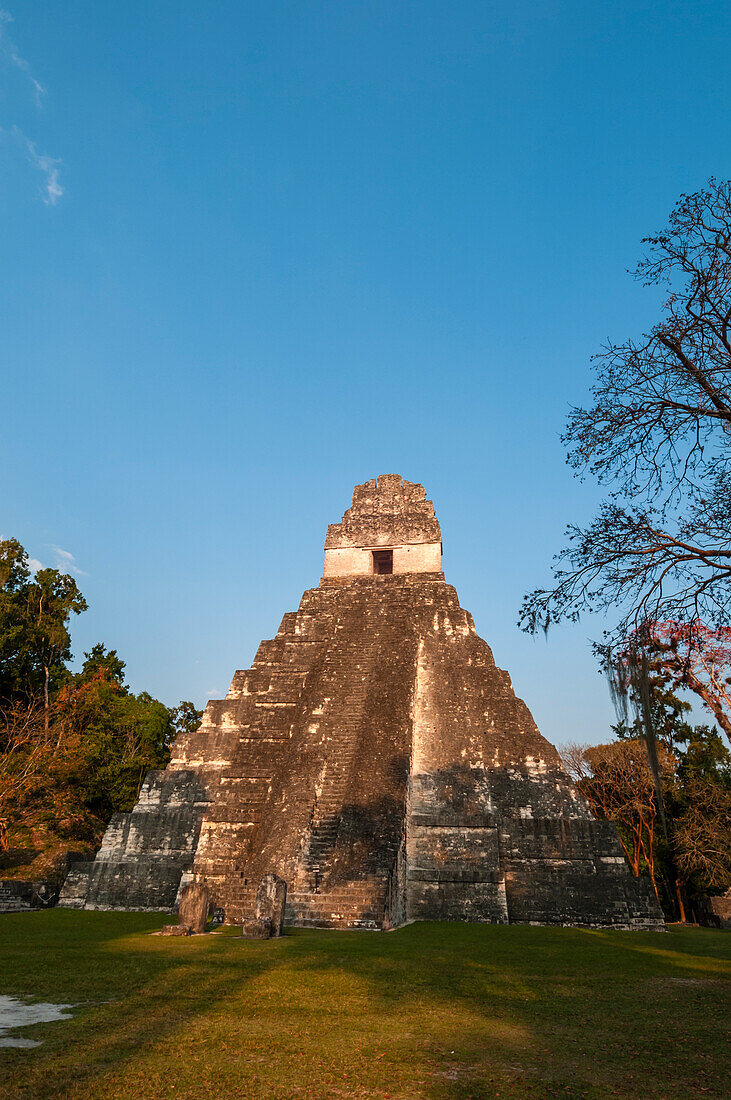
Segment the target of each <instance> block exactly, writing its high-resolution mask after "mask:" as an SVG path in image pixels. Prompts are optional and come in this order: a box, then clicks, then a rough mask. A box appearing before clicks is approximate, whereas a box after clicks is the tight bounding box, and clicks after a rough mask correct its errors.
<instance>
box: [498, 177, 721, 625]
mask: <svg viewBox="0 0 731 1100" xmlns="http://www.w3.org/2000/svg"><path fill="white" fill-rule="evenodd" d="M643 243H644V244H646V245H647V254H646V256H645V258H644V259H643V260H642V261H641V262H640V264H639V265H638V267H637V268H636V270H635V272H634V274H635V276H636V277H637V278H639V279H640V280H642V281H643V282H644V283H645V284H659V285H663V286H665V287H667V289H668V297H667V299H666V302H665V305H664V309H663V316H662V318H661V320H660V321H659V322H658V323H657V324H656V325H655V326H654V328H652V329H651V330H650V332H649V333H647V334H646V335H645V336H643V337H642V338H641V339H640V340H637V341H635V340H628V341H625V342H624V343H621V344H609V345H608V346H607V347H605V348H604V349H603V351H602V352H601V353H600V354H599V355H597V356H596V357H595V359H594V365H595V372H596V384H595V386H594V388H593V391H592V393H593V403H592V404H591V406H590V407H589V408H576V409H574V410H573V412H572V414H571V417H570V419H569V423H568V426H567V430H566V433H565V436H564V442H565V444H566V446H567V448H568V459H569V463H570V464H571V465H572V466H573V468H574V469H575V471H576V472H577V474H578V475H580V476H586V475H587V474H590V475H592V476H594V477H596V478H597V480H598V481H599V482H600V483H604V484H606V485H608V486H609V487H610V488H611V491H610V495H609V498H608V499H607V500H606V501H605V502H604V504H603V505H602V506H601V508H600V510H599V514H598V515H597V517H596V518H595V519H594V521H593V522H592V523H591V524H590V525H589V526H588V527H587V528H582V527H579V526H576V525H571V526H569V527H568V529H567V538H568V543H567V546H566V548H565V549H564V550H563V551H562V552H561V553H560V554H559V555H558V556H557V558H556V559H555V561H556V564H555V567H554V584H553V587H552V588H549V589H538V590H536V591H534V592H532V593H530V594H529V595H528V596H526V598H525V600H524V603H523V607H522V609H521V615H520V623H521V626H522V627H523V628H524V629H526V630H528V631H535V630H537V629H540V628H543V629H547V628H548V627H549V626H550V624H551V623H553V622H556V621H558V620H560V619H569V620H574V621H575V620H576V619H578V618H579V616H580V615H581V614H582V612H585V611H609V612H612V613H614V614H615V615H616V617H617V620H618V621H617V622H616V637H618V638H622V637H625V636H626V635H627V634H629V633H631V632H632V631H633V630H636V629H638V628H639V627H641V626H642V624H644V623H646V622H647V621H654V622H664V621H668V620H673V621H677V622H687V623H693V622H705V623H706V624H708V625H709V626H710V627H711V628H718V627H721V626H725V625H727V624H728V623H729V622H730V621H731V614H730V612H731V461H730V459H731V449H730V447H729V444H730V443H731V435H730V434H729V433H730V431H731V331H730V326H731V181H722V182H719V181H716V180H714V179H711V180H709V182H708V185H707V187H706V188H705V189H704V190H702V191H699V192H697V193H696V194H693V195H684V196H682V198H681V199H680V201H679V202H678V204H677V205H676V207H675V209H674V210H673V212H672V214H671V216H670V222H669V226H668V228H667V229H666V230H665V231H664V232H663V233H660V234H658V235H656V236H654V237H648V238H646V239H645V241H644V242H643Z"/></svg>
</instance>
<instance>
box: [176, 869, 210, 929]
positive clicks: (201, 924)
mask: <svg viewBox="0 0 731 1100" xmlns="http://www.w3.org/2000/svg"><path fill="white" fill-rule="evenodd" d="M178 918H179V922H180V924H184V925H187V926H188V927H189V928H190V931H191V933H192V934H193V935H194V936H196V935H200V933H201V932H205V930H206V921H207V920H208V887H207V886H206V885H205V883H203V882H189V883H188V885H187V886H184V887H183V890H182V892H181V895H180V908H179V910H178Z"/></svg>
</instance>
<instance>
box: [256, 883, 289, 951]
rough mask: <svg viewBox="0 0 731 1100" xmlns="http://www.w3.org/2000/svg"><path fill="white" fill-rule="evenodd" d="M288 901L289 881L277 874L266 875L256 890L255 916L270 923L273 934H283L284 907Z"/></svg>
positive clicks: (258, 919)
mask: <svg viewBox="0 0 731 1100" xmlns="http://www.w3.org/2000/svg"><path fill="white" fill-rule="evenodd" d="M286 903H287V883H286V882H285V881H284V879H283V878H279V877H278V876H277V875H265V876H264V878H263V879H262V880H261V883H260V884H259V889H258V890H257V892H256V902H255V905H254V917H255V919H256V920H257V921H262V922H264V923H268V924H269V925H270V926H271V934H272V935H273V936H281V934H282V929H283V928H284V907H285V905H286Z"/></svg>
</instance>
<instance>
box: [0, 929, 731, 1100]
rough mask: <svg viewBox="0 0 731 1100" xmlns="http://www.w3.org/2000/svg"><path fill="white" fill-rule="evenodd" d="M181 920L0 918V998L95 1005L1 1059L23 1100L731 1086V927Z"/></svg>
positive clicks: (446, 1097)
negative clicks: (244, 925) (251, 936)
mask: <svg viewBox="0 0 731 1100" xmlns="http://www.w3.org/2000/svg"><path fill="white" fill-rule="evenodd" d="M169 919H170V918H167V917H165V916H164V915H162V914H131V913H125V914H120V913H86V912H73V911H64V910H52V911H48V912H43V913H25V914H15V915H13V914H9V915H7V916H4V917H0V973H1V974H2V979H0V986H1V988H0V993H3V994H6V995H12V996H19V995H23V994H26V995H27V994H29V993H33V994H34V995H35V996H36V997H38V998H41V999H45V1000H49V1001H53V1002H56V1003H57V1002H66V1003H73V1004H76V1005H78V1006H79V1007H78V1009H77V1010H76V1011H75V1013H74V1017H73V1019H71V1020H69V1021H66V1022H64V1023H63V1024H55V1025H54V1024H48V1025H38V1026H37V1027H36V1028H35V1029H34V1037H38V1038H42V1039H43V1040H44V1041H43V1045H42V1046H41V1047H39V1048H37V1049H34V1050H23V1051H10V1050H8V1051H2V1052H0V1076H1V1077H4V1080H5V1081H6V1082H9V1086H8V1091H6V1093H5V1094H4V1095H6V1096H7V1097H8V1100H16V1098H21V1097H22V1098H30V1097H33V1098H36V1097H39V1096H46V1095H48V1096H50V1095H53V1096H54V1097H60V1098H68V1100H77V1098H78V1100H81V1098H88V1100H91V1098H92V1097H93V1098H95V1100H117V1098H119V1097H120V1096H135V1097H139V1098H141V1100H145V1098H148V1097H149V1098H153V1097H155V1098H157V1097H182V1098H187V1097H190V1098H193V1097H195V1098H196V1100H200V1098H208V1097H211V1098H212V1097H216V1098H217V1100H218V1098H219V1097H220V1096H226V1097H233V1098H242V1100H243V1098H247V1100H249V1098H255V1100H258V1098H262V1100H263V1098H264V1097H266V1098H267V1100H269V1098H285V1097H306V1098H307V1100H310V1098H313V1100H320V1098H323V1100H324V1098H335V1097H348V1098H361V1097H363V1098H365V1097H368V1098H374V1100H376V1098H379V1100H380V1098H391V1100H417V1098H418V1100H422V1098H423V1100H467V1098H469V1097H472V1098H473V1100H482V1098H485V1097H506V1098H511V1100H519V1098H520V1100H523V1098H528V1100H530V1098H535V1100H538V1098H540V1100H544V1098H551V1097H564V1098H565V1097H573V1098H576V1100H578V1098H584V1097H585V1098H587V1100H598V1098H600V1097H608V1096H617V1097H622V1098H637V1100H640V1098H642V1100H645V1098H648V1097H657V1098H660V1097H662V1098H663V1100H665V1098H673V1097H678V1098H680V1097H683V1100H686V1098H687V1097H688V1096H689V1095H694V1096H695V1095H698V1096H708V1097H719V1098H720V1097H721V1096H723V1095H724V1089H725V1084H726V1081H727V1075H728V1073H729V1068H730V1067H729V1065H728V1061H727V1054H726V1047H725V1029H726V1023H727V1015H726V1013H727V1010H726V1005H727V1003H728V1002H727V997H728V992H729V988H728V981H729V954H730V953H731V940H730V939H729V937H728V936H727V934H725V933H722V932H713V931H707V930H699V929H673V930H671V931H670V932H668V933H665V934H653V933H621V932H590V931H583V930H579V929H558V928H557V929H550V928H522V927H498V926H489V925H488V926H485V925H482V926H481V925H457V924H417V925H411V926H409V927H407V928H403V929H401V930H399V931H398V932H395V933H391V934H389V935H378V934H373V933H359V932H345V933H341V932H316V931H298V932H296V933H294V934H289V935H287V936H285V937H283V938H282V939H281V940H272V941H263V942H257V941H250V940H244V939H243V938H242V937H241V936H240V935H237V934H236V932H235V930H234V929H226V930H224V932H223V933H222V934H220V935H216V936H198V937H190V938H164V937H153V936H150V935H149V933H150V932H151V931H154V930H156V929H157V928H159V927H160V926H161V925H162V924H164V923H166V922H167V921H168V920H169ZM82 1002H85V1003H82ZM101 1002H108V1003H101ZM3 1071H4V1072H3Z"/></svg>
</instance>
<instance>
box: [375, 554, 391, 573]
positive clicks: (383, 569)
mask: <svg viewBox="0 0 731 1100" xmlns="http://www.w3.org/2000/svg"><path fill="white" fill-rule="evenodd" d="M372 553H373V572H374V573H393V550H373V551H372Z"/></svg>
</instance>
